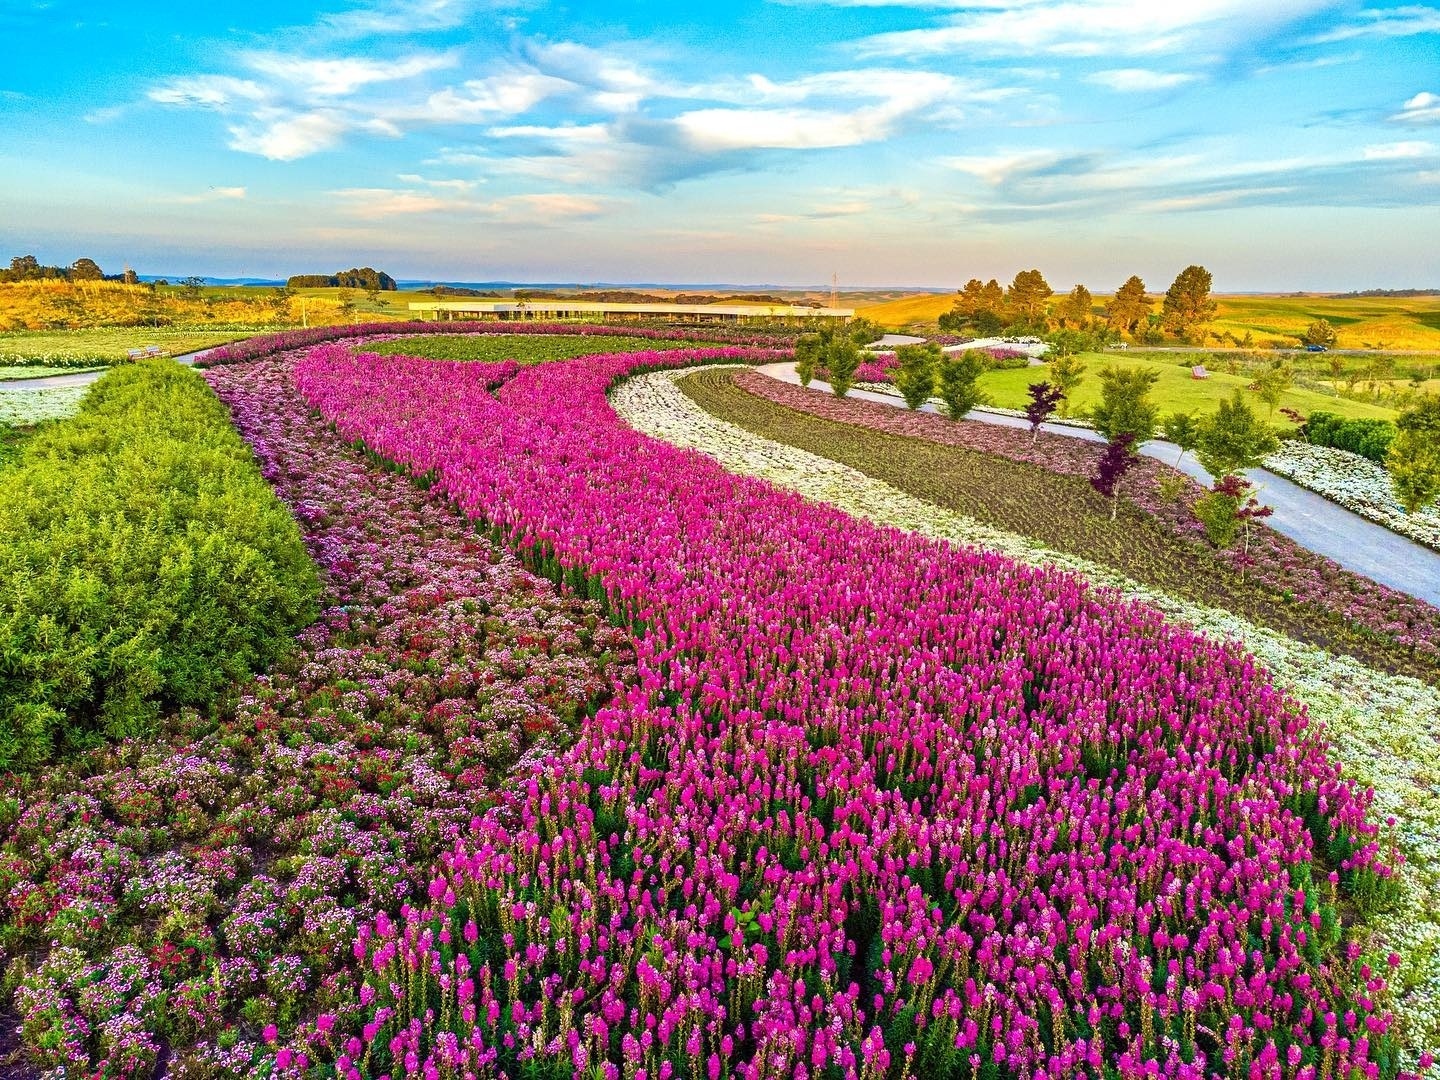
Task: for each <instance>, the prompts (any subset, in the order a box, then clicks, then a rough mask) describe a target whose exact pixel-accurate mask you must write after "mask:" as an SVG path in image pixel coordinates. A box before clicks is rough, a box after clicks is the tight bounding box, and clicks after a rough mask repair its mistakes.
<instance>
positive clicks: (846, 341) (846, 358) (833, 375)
mask: <svg viewBox="0 0 1440 1080" xmlns="http://www.w3.org/2000/svg"><path fill="white" fill-rule="evenodd" d="M820 360H821V363H823V364H824V365H825V369H826V370H827V371H828V372H829V373H830V390H831V392H832V393H833V394H834V395H835V396H836V397H844V396H845V395H846V394H848V393H849V392H850V388H851V387H852V386H854V385H855V372H857V371H859V370H860V346H858V345H856V344H855V339H854V338H853V337H850V336H849V335H848V334H846V335H842V334H833V335H831V336H830V340H828V341H826V342H825V343H824V345H823V346H822V348H821V352H820Z"/></svg>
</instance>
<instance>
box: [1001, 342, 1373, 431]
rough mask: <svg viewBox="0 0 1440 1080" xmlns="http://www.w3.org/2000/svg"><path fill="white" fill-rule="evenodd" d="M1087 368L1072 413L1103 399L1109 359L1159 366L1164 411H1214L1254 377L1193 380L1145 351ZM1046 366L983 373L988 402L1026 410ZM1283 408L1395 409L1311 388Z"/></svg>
mask: <svg viewBox="0 0 1440 1080" xmlns="http://www.w3.org/2000/svg"><path fill="white" fill-rule="evenodd" d="M1082 359H1083V360H1084V361H1085V363H1086V365H1087V367H1086V371H1085V377H1084V379H1082V380H1081V383H1080V386H1079V387H1078V388H1077V389H1076V391H1075V398H1074V401H1073V402H1072V405H1071V412H1072V413H1073V412H1077V411H1081V410H1085V409H1089V408H1090V407H1091V406H1092V405H1095V404H1097V403H1098V402H1099V400H1100V379H1099V372H1100V370H1101V369H1102V368H1104V367H1105V366H1106V365H1108V364H1114V365H1115V366H1116V367H1121V368H1148V369H1150V370H1152V371H1157V372H1159V374H1160V379H1159V381H1158V382H1156V384H1155V388H1154V390H1152V391H1151V397H1152V398H1153V399H1154V400H1155V401H1156V402H1157V403H1158V404H1159V405H1160V408H1161V411H1162V412H1167V413H1171V412H1194V413H1197V414H1198V413H1205V412H1212V411H1213V410H1214V409H1215V407H1216V406H1217V405H1218V404H1219V403H1220V402H1221V401H1222V400H1224V399H1226V398H1228V397H1229V396H1230V395H1231V394H1232V393H1234V392H1235V389H1236V388H1237V387H1238V388H1240V389H1241V390H1244V389H1245V388H1246V387H1247V386H1249V385H1250V382H1251V380H1250V378H1249V377H1247V376H1245V375H1229V374H1226V373H1225V372H1223V371H1215V370H1213V369H1211V371H1210V377H1209V378H1208V379H1195V378H1192V377H1191V375H1190V368H1189V367H1184V368H1182V367H1180V366H1179V364H1178V362H1177V361H1175V360H1173V359H1160V358H1159V357H1155V358H1153V359H1152V358H1149V357H1145V356H1126V355H1123V354H1120V353H1104V354H1101V353H1085V354H1083V356H1082ZM1049 370H1050V369H1049V368H1048V367H1032V368H1016V369H1014V370H1011V371H989V372H986V373H985V374H984V375H982V376H980V386H981V388H982V389H984V391H985V392H986V393H987V394H989V395H990V403H991V404H992V405H998V406H1000V407H1001V408H1005V409H1023V408H1024V407H1025V406H1026V404H1027V403H1028V401H1029V397H1028V395H1027V393H1026V388H1027V387H1028V386H1029V385H1030V384H1031V383H1033V382H1041V381H1043V380H1045V379H1047V378H1048V377H1049V376H1048V374H1047V373H1048V372H1049ZM1247 396H1248V397H1249V399H1250V405H1251V407H1252V408H1254V409H1255V410H1256V411H1257V412H1258V413H1259V415H1260V416H1261V417H1262V418H1265V417H1266V416H1267V415H1268V413H1267V406H1266V405H1265V403H1264V402H1263V401H1261V400H1260V396H1259V395H1258V394H1255V393H1253V392H1249V391H1247ZM1280 407H1281V408H1290V409H1298V410H1299V411H1300V412H1302V413H1304V414H1305V415H1307V416H1308V415H1309V414H1310V413H1312V412H1319V411H1322V410H1323V411H1325V412H1332V413H1336V414H1338V415H1340V416H1349V417H1373V418H1377V419H1382V420H1393V419H1394V418H1395V415H1396V414H1395V410H1394V409H1387V408H1385V407H1384V406H1383V405H1372V404H1370V403H1368V402H1364V401H1351V400H1349V399H1347V398H1340V397H1329V396H1327V395H1325V394H1321V393H1317V392H1316V391H1313V390H1294V389H1292V390H1290V391H1288V392H1287V393H1286V394H1285V396H1284V397H1283V398H1282V399H1281V401H1280ZM1270 419H1271V420H1273V422H1274V423H1275V424H1276V426H1283V427H1289V426H1290V425H1289V423H1288V421H1286V419H1285V418H1284V417H1283V416H1281V415H1280V412H1279V410H1278V409H1277V410H1276V412H1275V415H1274V417H1271V418H1270Z"/></svg>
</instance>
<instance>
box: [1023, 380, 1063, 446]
mask: <svg viewBox="0 0 1440 1080" xmlns="http://www.w3.org/2000/svg"><path fill="white" fill-rule="evenodd" d="M1029 394H1030V403H1029V404H1028V405H1026V406H1025V419H1027V420H1029V421H1030V445H1031V446H1034V445H1035V442H1036V440H1037V439H1039V438H1040V425H1041V424H1043V423H1044V422H1045V421H1046V420H1048V419H1050V414H1051V413H1053V412H1054V411H1055V408H1056V406H1058V405H1059V404H1060V402H1062V401H1064V400H1065V395H1064V393H1062V392H1061V390H1060V388H1059V387H1058V386H1051V385H1050V384H1049V383H1048V382H1036V383H1031V384H1030V387H1029Z"/></svg>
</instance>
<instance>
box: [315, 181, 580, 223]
mask: <svg viewBox="0 0 1440 1080" xmlns="http://www.w3.org/2000/svg"><path fill="white" fill-rule="evenodd" d="M331 195H333V196H334V197H335V198H337V199H339V200H340V201H341V202H342V204H343V205H344V209H345V210H346V211H347V212H348V213H350V214H352V215H354V216H355V217H359V218H365V219H367V220H377V219H381V218H389V217H406V216H415V215H422V214H438V213H444V214H450V215H454V216H456V217H465V218H485V219H489V220H493V221H516V222H518V223H521V224H528V225H535V224H546V223H548V222H551V221H556V220H570V219H576V218H586V217H593V216H595V215H596V214H599V213H601V212H602V211H603V210H604V208H605V203H604V202H603V201H602V200H600V199H596V198H592V197H590V196H588V195H576V194H572V193H569V192H533V193H528V194H523V195H507V196H503V197H501V198H498V199H489V200H480V199H471V198H467V197H465V196H463V195H449V194H438V193H436V192H434V191H416V190H413V189H408V190H407V189H399V190H397V189H392V188H345V189H343V190H341V191H333V192H331Z"/></svg>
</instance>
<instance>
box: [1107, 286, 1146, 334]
mask: <svg viewBox="0 0 1440 1080" xmlns="http://www.w3.org/2000/svg"><path fill="white" fill-rule="evenodd" d="M1149 316H1150V298H1149V297H1148V296H1146V295H1145V282H1143V281H1141V280H1140V278H1139V277H1138V276H1137V275H1135V274H1131V275H1130V276H1129V277H1128V278H1126V279H1125V284H1124V285H1121V286H1120V288H1118V289H1116V290H1115V296H1114V297H1113V298H1112V299H1111V301H1110V303H1109V304H1108V305H1106V307H1105V322H1106V324H1107V325H1109V327H1110V329H1112V330H1115V331H1118V332H1122V333H1126V334H1134V333H1135V331H1136V330H1137V329H1138V328H1140V327H1141V326H1144V325H1145V323H1146V320H1147V319H1148V318H1149Z"/></svg>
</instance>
